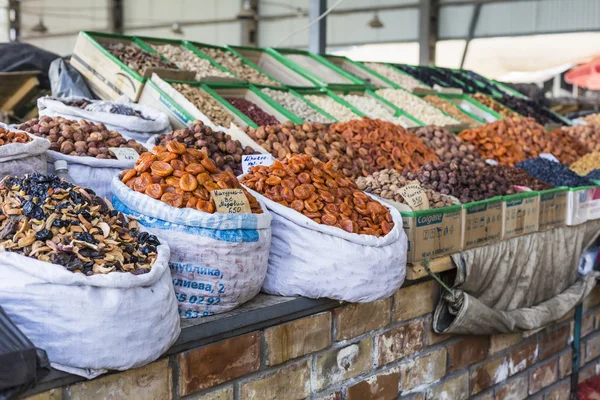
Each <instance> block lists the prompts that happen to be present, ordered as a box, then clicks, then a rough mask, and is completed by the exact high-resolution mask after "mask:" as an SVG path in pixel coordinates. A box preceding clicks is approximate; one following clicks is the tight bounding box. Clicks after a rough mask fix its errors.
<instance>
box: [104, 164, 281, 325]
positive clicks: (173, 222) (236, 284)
mask: <svg viewBox="0 0 600 400" xmlns="http://www.w3.org/2000/svg"><path fill="white" fill-rule="evenodd" d="M119 178H120V177H119V176H117V177H115V178H114V179H113V183H112V192H113V206H114V207H115V209H117V210H119V211H121V212H122V213H124V214H126V215H132V216H134V217H135V218H136V219H138V221H139V223H140V224H141V225H143V226H145V227H146V228H148V229H149V230H150V231H151V232H153V233H155V234H156V235H159V236H161V237H163V238H166V240H167V242H168V243H169V247H170V249H171V259H170V261H169V266H170V268H171V275H172V280H173V286H174V287H175V295H176V297H177V300H178V301H179V314H180V316H181V317H182V318H198V317H204V316H208V315H213V314H218V313H223V312H226V311H229V310H231V309H233V308H235V307H237V306H239V305H240V304H243V303H245V302H247V301H248V300H250V299H252V298H253V297H254V296H256V295H257V294H258V292H259V291H260V288H261V286H262V284H263V281H264V279H265V275H266V273H267V263H268V259H269V248H270V246H271V227H270V226H271V215H270V214H269V212H268V211H266V209H265V208H264V207H263V210H264V211H265V212H264V213H263V214H221V213H214V214H208V213H204V212H201V211H198V210H194V209H189V208H183V209H179V208H174V207H171V206H169V205H167V204H165V203H163V202H162V201H159V200H154V199H153V198H151V197H149V196H146V195H144V194H141V193H138V192H135V191H133V190H131V189H130V188H129V187H127V186H126V185H125V184H123V183H122V182H121V181H120V179H119Z"/></svg>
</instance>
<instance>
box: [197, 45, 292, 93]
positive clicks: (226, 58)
mask: <svg viewBox="0 0 600 400" xmlns="http://www.w3.org/2000/svg"><path fill="white" fill-rule="evenodd" d="M200 50H202V51H203V52H204V53H206V54H207V55H208V56H209V57H210V58H212V59H213V60H215V61H216V62H217V63H219V64H221V66H223V67H225V68H226V69H227V70H229V71H231V72H233V73H234V74H235V75H236V76H237V77H238V78H240V79H242V80H245V81H248V82H250V83H255V84H257V85H269V86H281V84H280V83H279V82H275V81H274V80H272V79H270V78H269V77H268V76H266V75H264V74H261V73H260V72H258V71H257V70H255V69H254V68H252V67H250V66H248V65H246V64H244V61H243V60H242V59H241V58H239V57H238V56H236V55H235V54H233V53H230V52H227V51H223V50H219V49H215V48H210V47H202V48H200Z"/></svg>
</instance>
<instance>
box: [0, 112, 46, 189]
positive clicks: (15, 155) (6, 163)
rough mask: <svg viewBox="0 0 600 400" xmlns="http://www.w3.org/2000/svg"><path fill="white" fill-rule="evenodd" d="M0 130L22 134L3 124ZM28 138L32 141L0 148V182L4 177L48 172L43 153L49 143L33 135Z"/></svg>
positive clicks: (0, 125)
mask: <svg viewBox="0 0 600 400" xmlns="http://www.w3.org/2000/svg"><path fill="white" fill-rule="evenodd" d="M0 128H3V129H6V130H9V131H13V132H22V131H20V130H19V129H14V128H12V127H9V126H8V125H5V124H0ZM25 133H27V132H25ZM27 134H28V133H27ZM28 135H29V134H28ZM29 137H31V139H33V140H32V141H31V142H28V143H9V144H5V145H3V146H0V180H1V179H2V178H4V177H5V176H6V175H10V176H23V175H25V174H30V173H33V172H39V173H41V174H45V173H47V172H48V169H47V166H46V154H45V153H46V150H48V148H50V142H49V141H48V140H46V139H43V138H41V137H38V136H34V135H29Z"/></svg>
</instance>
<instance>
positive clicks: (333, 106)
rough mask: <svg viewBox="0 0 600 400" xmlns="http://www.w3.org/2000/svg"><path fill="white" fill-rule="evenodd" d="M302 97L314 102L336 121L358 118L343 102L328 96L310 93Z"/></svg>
mask: <svg viewBox="0 0 600 400" xmlns="http://www.w3.org/2000/svg"><path fill="white" fill-rule="evenodd" d="M304 97H305V98H306V100H308V101H310V102H311V103H313V104H315V105H316V106H317V107H319V108H321V109H323V111H325V112H326V113H328V114H329V115H331V116H332V117H333V118H335V119H337V120H338V121H343V122H345V121H350V120H352V119H360V117H359V116H358V115H356V114H355V113H354V112H353V111H352V110H351V109H349V108H348V107H346V106H344V105H343V104H340V103H338V102H337V101H335V100H334V99H332V98H331V97H329V96H323V95H316V94H311V95H306V96H304Z"/></svg>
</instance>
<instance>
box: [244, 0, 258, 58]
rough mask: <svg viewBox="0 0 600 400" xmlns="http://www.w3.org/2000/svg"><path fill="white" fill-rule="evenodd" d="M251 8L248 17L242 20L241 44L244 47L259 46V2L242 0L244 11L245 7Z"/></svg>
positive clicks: (256, 0)
mask: <svg viewBox="0 0 600 400" xmlns="http://www.w3.org/2000/svg"><path fill="white" fill-rule="evenodd" d="M248 6H249V7H250V9H249V10H247V11H248V15H247V16H244V18H241V19H240V24H241V33H242V37H241V40H240V44H241V45H242V46H250V47H257V46H258V22H257V18H256V17H257V16H258V0H250V1H247V0H246V1H244V0H242V10H244V7H248Z"/></svg>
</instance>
